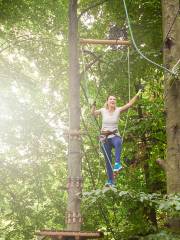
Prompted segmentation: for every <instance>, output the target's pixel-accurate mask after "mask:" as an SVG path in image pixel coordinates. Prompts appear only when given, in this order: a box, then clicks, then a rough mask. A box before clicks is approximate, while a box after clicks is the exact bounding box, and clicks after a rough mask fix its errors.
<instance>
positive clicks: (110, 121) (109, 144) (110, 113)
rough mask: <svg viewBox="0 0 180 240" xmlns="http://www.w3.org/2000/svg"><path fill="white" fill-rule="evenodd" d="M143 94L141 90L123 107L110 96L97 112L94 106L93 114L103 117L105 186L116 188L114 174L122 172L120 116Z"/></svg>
mask: <svg viewBox="0 0 180 240" xmlns="http://www.w3.org/2000/svg"><path fill="white" fill-rule="evenodd" d="M140 94H141V90H139V91H138V93H137V94H136V95H135V96H134V97H133V98H132V99H131V100H130V101H129V103H127V104H125V105H124V106H122V107H117V106H116V98H115V97H114V96H108V98H107V101H106V104H105V106H104V107H103V108H101V109H99V110H96V104H93V106H92V109H91V113H92V114H93V115H94V116H95V117H96V116H98V115H101V116H102V128H101V135H100V142H101V147H102V150H103V154H104V157H105V160H106V168H107V177H108V180H107V182H106V184H105V186H114V174H116V173H118V172H119V171H120V170H122V168H123V167H122V165H121V159H120V157H121V150H122V139H121V136H120V134H119V131H118V120H119V117H120V114H121V113H122V112H124V111H127V110H128V109H129V108H130V107H131V106H132V105H133V104H134V103H135V102H136V100H137V99H138V96H139V95H140ZM112 148H115V164H114V167H112V154H111V151H112Z"/></svg>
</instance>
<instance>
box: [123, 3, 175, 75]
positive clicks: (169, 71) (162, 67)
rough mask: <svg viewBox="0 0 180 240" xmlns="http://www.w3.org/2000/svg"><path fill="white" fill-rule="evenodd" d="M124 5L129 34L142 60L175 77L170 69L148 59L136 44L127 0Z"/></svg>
mask: <svg viewBox="0 0 180 240" xmlns="http://www.w3.org/2000/svg"><path fill="white" fill-rule="evenodd" d="M123 3H124V10H125V13H126V18H127V23H128V27H129V32H130V35H131V39H132V43H133V46H134V48H135V49H136V51H137V53H139V54H140V56H141V57H142V58H144V59H145V60H146V61H148V62H150V63H151V64H153V65H154V66H156V67H158V68H160V69H163V70H165V71H167V72H168V73H170V74H172V75H175V73H174V72H173V71H171V70H169V69H168V68H166V67H164V66H162V65H160V64H158V63H156V62H154V61H152V60H151V59H149V58H148V57H146V56H145V55H144V54H143V53H142V52H141V50H140V49H139V48H138V46H137V44H136V42H135V39H134V35H133V32H132V28H131V23H130V19H129V15H128V10H127V5H126V0H123Z"/></svg>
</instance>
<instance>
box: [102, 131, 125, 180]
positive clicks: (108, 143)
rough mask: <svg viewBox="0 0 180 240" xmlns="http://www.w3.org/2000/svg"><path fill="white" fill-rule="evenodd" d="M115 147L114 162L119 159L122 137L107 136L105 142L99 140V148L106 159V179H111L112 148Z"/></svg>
mask: <svg viewBox="0 0 180 240" xmlns="http://www.w3.org/2000/svg"><path fill="white" fill-rule="evenodd" d="M113 147H114V148H115V162H117V163H120V161H121V150H122V139H121V137H119V136H114V137H112V138H107V139H106V140H105V142H101V148H102V151H103V154H104V158H105V160H106V169H107V175H108V179H109V180H112V181H113V178H114V177H113V167H112V148H113Z"/></svg>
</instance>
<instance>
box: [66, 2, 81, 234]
mask: <svg viewBox="0 0 180 240" xmlns="http://www.w3.org/2000/svg"><path fill="white" fill-rule="evenodd" d="M77 35H78V19H77V0H69V152H68V201H67V215H66V220H67V230H71V231H79V230H80V228H81V214H80V197H79V195H80V194H81V156H80V134H79V133H80V74H79V59H78V37H77Z"/></svg>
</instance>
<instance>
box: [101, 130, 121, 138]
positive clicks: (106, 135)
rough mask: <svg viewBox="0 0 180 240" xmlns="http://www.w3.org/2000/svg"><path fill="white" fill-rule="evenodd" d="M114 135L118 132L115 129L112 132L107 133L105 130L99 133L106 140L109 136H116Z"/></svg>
mask: <svg viewBox="0 0 180 240" xmlns="http://www.w3.org/2000/svg"><path fill="white" fill-rule="evenodd" d="M116 133H118V130H117V129H116V130H114V131H109V130H107V131H101V135H103V136H105V137H106V138H107V137H108V136H109V135H112V134H114V135H116Z"/></svg>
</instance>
